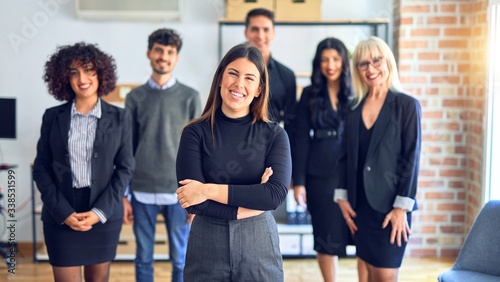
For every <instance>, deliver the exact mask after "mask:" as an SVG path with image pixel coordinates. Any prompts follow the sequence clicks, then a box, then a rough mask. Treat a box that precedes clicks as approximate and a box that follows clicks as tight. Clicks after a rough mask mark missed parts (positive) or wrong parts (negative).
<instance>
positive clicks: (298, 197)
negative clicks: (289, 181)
mask: <svg viewBox="0 0 500 282" xmlns="http://www.w3.org/2000/svg"><path fill="white" fill-rule="evenodd" d="M293 197H294V198H295V202H297V205H299V206H302V207H304V208H305V207H306V204H307V199H306V187H305V186H304V185H296V186H294V187H293Z"/></svg>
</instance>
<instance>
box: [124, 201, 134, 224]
mask: <svg viewBox="0 0 500 282" xmlns="http://www.w3.org/2000/svg"><path fill="white" fill-rule="evenodd" d="M133 222H134V213H133V210H132V204H130V202H129V200H128V199H127V197H123V223H125V224H132V223H133Z"/></svg>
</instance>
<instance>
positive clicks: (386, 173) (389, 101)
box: [337, 91, 422, 213]
mask: <svg viewBox="0 0 500 282" xmlns="http://www.w3.org/2000/svg"><path fill="white" fill-rule="evenodd" d="M363 103H364V100H363V101H362V102H361V104H360V105H358V106H357V107H356V108H355V109H354V110H352V111H351V112H350V113H348V115H347V117H346V121H345V126H344V134H343V138H342V154H341V157H340V160H339V169H338V170H337V173H338V176H339V179H340V180H339V188H343V189H347V193H348V200H349V202H350V204H351V206H352V207H353V208H354V209H355V208H356V193H357V181H364V186H365V192H366V198H367V200H368V202H369V203H370V205H371V207H372V208H373V209H375V210H376V211H378V212H381V213H388V212H389V211H390V210H392V209H393V204H394V201H395V199H396V196H400V197H408V198H411V199H415V195H416V192H417V183H418V173H419V161H420V148H421V139H422V132H421V125H420V123H421V118H422V112H421V108H420V104H419V102H418V101H417V100H416V99H415V98H413V97H410V96H408V95H406V94H403V93H394V92H392V91H389V93H388V94H387V98H386V100H385V102H384V105H383V106H382V109H381V110H380V113H379V116H378V118H377V121H376V122H375V124H374V128H373V133H372V137H371V141H370V145H369V149H368V153H367V157H366V162H365V166H364V167H358V163H357V162H358V148H359V126H360V124H361V123H362V122H363V120H362V118H361V109H362V108H363ZM359 169H363V179H356V175H357V171H358V170H359ZM416 209H417V204H416V202H415V205H414V207H413V210H416Z"/></svg>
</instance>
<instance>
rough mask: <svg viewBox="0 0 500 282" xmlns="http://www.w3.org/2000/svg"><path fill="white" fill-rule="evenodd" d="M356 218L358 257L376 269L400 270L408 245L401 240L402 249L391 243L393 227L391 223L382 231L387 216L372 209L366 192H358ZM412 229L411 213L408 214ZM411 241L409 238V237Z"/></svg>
mask: <svg viewBox="0 0 500 282" xmlns="http://www.w3.org/2000/svg"><path fill="white" fill-rule="evenodd" d="M358 194H360V195H358V197H357V201H358V202H357V208H356V218H355V219H354V222H355V223H356V225H357V227H358V231H357V232H356V233H355V234H354V242H355V244H356V255H357V256H358V257H360V258H361V259H362V260H364V261H366V262H368V263H369V264H371V265H373V266H375V267H381V268H399V267H401V263H402V261H403V257H404V254H405V249H406V245H407V243H406V242H404V240H403V239H402V238H401V247H399V246H398V245H397V241H396V240H395V241H394V244H391V243H390V241H389V240H390V236H391V231H392V225H391V223H389V224H388V225H387V227H386V228H385V229H382V223H383V222H384V219H385V216H386V214H383V213H380V212H378V211H376V210H374V209H372V208H371V206H370V204H369V203H368V201H367V199H366V196H365V195H364V192H363V193H361V192H360V191H358ZM406 218H407V221H408V224H409V226H410V227H411V213H410V212H409V213H406ZM408 239H409V236H408Z"/></svg>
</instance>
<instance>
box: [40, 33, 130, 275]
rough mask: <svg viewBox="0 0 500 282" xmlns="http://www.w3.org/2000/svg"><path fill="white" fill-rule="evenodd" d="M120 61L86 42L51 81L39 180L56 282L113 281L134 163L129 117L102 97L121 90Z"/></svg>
mask: <svg viewBox="0 0 500 282" xmlns="http://www.w3.org/2000/svg"><path fill="white" fill-rule="evenodd" d="M115 69H116V66H115V62H114V60H113V58H112V57H110V56H109V55H107V54H105V53H103V52H102V51H101V50H99V49H98V48H97V47H96V46H95V45H92V44H86V43H83V42H80V43H76V44H74V45H66V46H60V47H58V48H57V50H56V52H55V53H54V54H52V56H51V57H50V58H49V60H48V61H47V62H46V64H45V74H44V76H43V79H44V81H45V83H46V84H47V87H48V91H49V93H50V94H52V95H53V96H54V97H55V98H56V99H57V100H60V101H67V103H65V104H63V105H60V106H56V107H53V108H50V109H47V110H46V111H45V114H44V115H43V122H42V128H41V136H40V140H39V141H38V145H37V156H36V159H35V163H34V168H33V176H34V180H35V182H36V185H37V187H38V189H39V190H40V194H41V198H42V202H43V209H42V221H43V230H44V236H45V244H46V246H47V251H48V255H49V262H50V264H51V265H52V269H53V273H54V280H55V281H65V282H66V281H82V266H83V269H84V276H85V280H86V281H108V279H109V267H110V263H111V261H112V260H113V259H114V257H115V255H116V248H117V245H118V237H119V234H120V230H121V225H122V218H123V202H122V196H123V192H124V188H125V186H126V185H127V184H128V182H129V180H130V177H131V175H132V170H133V166H134V159H133V155H132V138H131V129H130V120H129V118H128V117H127V116H126V115H125V111H124V110H122V109H119V108H117V107H114V106H111V105H109V104H107V103H106V102H104V101H102V100H101V99H100V98H99V97H100V96H102V95H106V94H108V93H109V92H110V91H112V90H113V89H114V88H115V83H116V72H115Z"/></svg>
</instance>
